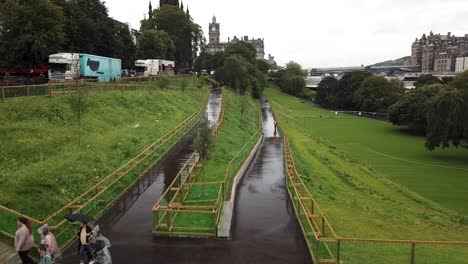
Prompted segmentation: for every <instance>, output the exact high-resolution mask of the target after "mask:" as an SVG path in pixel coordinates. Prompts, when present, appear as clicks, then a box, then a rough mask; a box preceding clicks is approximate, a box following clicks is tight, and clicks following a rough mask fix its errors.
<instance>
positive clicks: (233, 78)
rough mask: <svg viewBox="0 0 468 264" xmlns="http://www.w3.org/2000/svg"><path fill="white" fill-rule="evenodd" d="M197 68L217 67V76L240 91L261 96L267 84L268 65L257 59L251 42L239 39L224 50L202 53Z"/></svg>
mask: <svg viewBox="0 0 468 264" xmlns="http://www.w3.org/2000/svg"><path fill="white" fill-rule="evenodd" d="M195 65H196V68H199V69H206V70H209V69H210V68H215V78H216V80H217V81H218V82H220V83H223V84H226V85H228V86H230V87H232V88H234V89H236V90H238V91H239V92H240V93H242V94H244V93H245V92H247V91H250V92H251V93H252V95H253V96H254V97H255V98H260V96H261V94H262V93H263V89H264V87H265V86H266V85H267V84H266V74H267V72H268V68H267V66H265V64H264V63H263V62H261V61H260V60H257V59H256V51H255V48H254V47H253V46H252V44H250V43H246V42H243V41H239V42H237V43H235V44H232V45H230V46H229V47H227V48H226V50H225V51H224V52H217V53H215V54H213V55H210V54H206V53H202V54H201V55H200V57H199V58H198V59H197V62H196V63H195Z"/></svg>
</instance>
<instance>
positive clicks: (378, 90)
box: [354, 76, 404, 113]
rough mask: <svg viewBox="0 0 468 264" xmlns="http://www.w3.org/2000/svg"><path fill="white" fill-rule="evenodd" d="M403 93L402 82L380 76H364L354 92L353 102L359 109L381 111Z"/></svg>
mask: <svg viewBox="0 0 468 264" xmlns="http://www.w3.org/2000/svg"><path fill="white" fill-rule="evenodd" d="M403 93H404V86H403V83H402V82H400V81H398V80H391V81H388V80H387V79H385V78H384V77H381V76H370V77H368V78H366V79H365V80H364V81H363V82H362V84H361V86H360V87H359V89H358V90H357V91H356V93H355V94H354V104H355V105H356V106H357V108H358V109H359V110H362V111H369V112H380V113H383V112H385V111H386V110H387V108H388V107H389V106H391V105H392V104H394V103H396V102H397V101H398V100H399V99H400V97H401V96H402V95H403Z"/></svg>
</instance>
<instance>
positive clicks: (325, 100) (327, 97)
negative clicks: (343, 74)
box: [315, 76, 338, 107]
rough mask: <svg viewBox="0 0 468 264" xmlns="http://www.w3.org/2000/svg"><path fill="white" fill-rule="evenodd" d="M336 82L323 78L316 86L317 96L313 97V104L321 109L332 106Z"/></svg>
mask: <svg viewBox="0 0 468 264" xmlns="http://www.w3.org/2000/svg"><path fill="white" fill-rule="evenodd" d="M337 85H338V80H337V79H335V78H333V77H331V76H328V77H325V78H324V79H323V80H322V81H320V83H319V84H318V86H317V94H316V95H315V102H316V103H317V104H319V105H321V106H323V107H332V106H333V105H334V100H335V98H334V94H335V93H336V87H337Z"/></svg>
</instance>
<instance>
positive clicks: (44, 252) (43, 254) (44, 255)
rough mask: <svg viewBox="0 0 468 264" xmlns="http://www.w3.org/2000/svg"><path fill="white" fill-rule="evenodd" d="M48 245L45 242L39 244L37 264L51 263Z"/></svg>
mask: <svg viewBox="0 0 468 264" xmlns="http://www.w3.org/2000/svg"><path fill="white" fill-rule="evenodd" d="M48 248H49V247H48V246H47V245H46V244H40V245H39V256H40V259H39V263H38V264H53V262H52V257H51V256H50V253H49V251H48Z"/></svg>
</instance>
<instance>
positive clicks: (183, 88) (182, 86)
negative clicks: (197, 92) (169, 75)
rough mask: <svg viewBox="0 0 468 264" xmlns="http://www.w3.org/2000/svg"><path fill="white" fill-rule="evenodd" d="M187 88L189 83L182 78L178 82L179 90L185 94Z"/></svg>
mask: <svg viewBox="0 0 468 264" xmlns="http://www.w3.org/2000/svg"><path fill="white" fill-rule="evenodd" d="M188 86H189V81H188V80H187V79H186V78H183V79H182V80H181V81H180V88H181V89H182V92H185V89H187V87H188Z"/></svg>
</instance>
